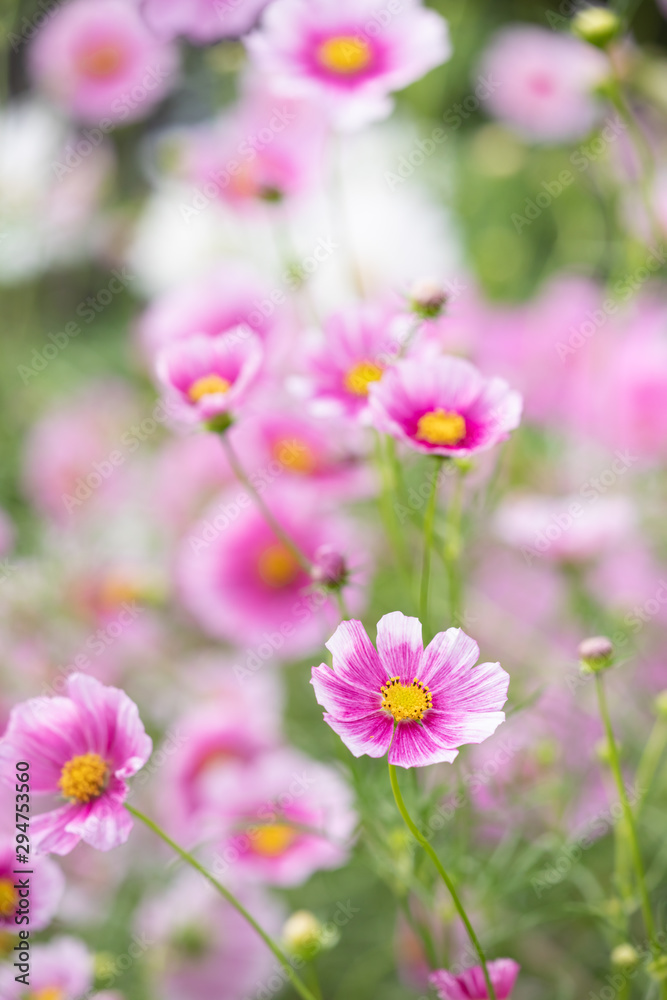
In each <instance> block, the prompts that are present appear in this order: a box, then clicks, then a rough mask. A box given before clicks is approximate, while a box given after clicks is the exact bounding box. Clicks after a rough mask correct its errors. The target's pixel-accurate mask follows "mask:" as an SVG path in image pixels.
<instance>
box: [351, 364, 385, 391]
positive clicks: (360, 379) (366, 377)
mask: <svg viewBox="0 0 667 1000" xmlns="http://www.w3.org/2000/svg"><path fill="white" fill-rule="evenodd" d="M383 373H384V369H383V368H380V366H379V365H376V364H375V362H373V361H360V362H359V363H358V364H356V365H355V366H354V367H353V368H350V370H349V372H348V373H347V375H346V376H345V388H346V389H347V391H348V392H352V393H354V395H355V396H367V395H368V386H369V385H370V383H371V382H379V381H380V379H381V378H382V375H383Z"/></svg>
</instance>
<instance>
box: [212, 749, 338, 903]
mask: <svg viewBox="0 0 667 1000" xmlns="http://www.w3.org/2000/svg"><path fill="white" fill-rule="evenodd" d="M217 817H218V818H219V820H220V821H221V823H222V826H223V831H224V833H223V837H222V838H221V840H219V841H218V846H217V848H216V854H215V861H216V868H217V870H218V871H219V872H220V871H221V869H225V868H229V869H230V870H231V871H233V872H234V873H235V874H236V876H237V877H238V878H244V879H249V880H250V881H259V882H264V883H268V884H271V885H280V886H292V885H301V884H302V883H303V882H305V881H306V879H308V878H309V877H310V876H311V875H312V874H313V872H315V871H318V870H320V869H322V868H339V867H341V865H343V864H345V862H346V861H347V858H348V855H349V850H350V840H351V837H352V834H353V832H354V828H355V826H356V823H357V815H356V812H355V810H354V807H353V795H352V792H351V790H350V788H349V787H348V785H347V784H346V783H345V782H344V781H343V779H342V778H341V777H340V776H339V775H338V774H337V772H336V771H334V770H333V769H332V768H330V767H327V766H326V765H325V764H320V763H319V762H318V761H314V760H311V759H310V758H309V757H306V756H305V755H304V754H301V753H297V752H296V751H294V750H289V749H285V750H277V751H276V750H273V751H271V752H270V753H267V754H265V755H264V756H263V757H259V758H257V759H256V760H255V762H254V764H252V765H250V766H249V767H248V768H247V769H246V773H245V776H244V780H243V781H242V782H239V783H237V785H236V791H235V793H234V791H233V790H232V789H229V790H228V792H227V794H226V795H225V796H224V797H221V801H220V803H219V806H218V810H217Z"/></svg>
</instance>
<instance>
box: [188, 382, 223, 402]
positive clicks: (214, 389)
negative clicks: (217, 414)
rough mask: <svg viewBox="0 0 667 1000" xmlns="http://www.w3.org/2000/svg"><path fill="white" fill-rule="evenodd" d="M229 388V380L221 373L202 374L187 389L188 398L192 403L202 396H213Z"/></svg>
mask: <svg viewBox="0 0 667 1000" xmlns="http://www.w3.org/2000/svg"><path fill="white" fill-rule="evenodd" d="M230 388H231V382H228V381H227V379H226V378H222V376H221V375H203V376H202V378H198V379H197V381H196V382H193V383H192V385H191V386H190V388H189V389H188V398H189V399H190V400H191V401H192V402H193V403H198V402H199V400H200V399H202V398H203V397H204V396H215V395H217V394H218V393H220V392H227V391H228V389H230Z"/></svg>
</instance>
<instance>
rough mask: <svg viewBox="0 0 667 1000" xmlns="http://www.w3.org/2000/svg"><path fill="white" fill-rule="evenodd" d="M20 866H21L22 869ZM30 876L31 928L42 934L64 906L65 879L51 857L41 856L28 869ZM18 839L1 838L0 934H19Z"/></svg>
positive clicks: (12, 837)
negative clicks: (60, 907)
mask: <svg viewBox="0 0 667 1000" xmlns="http://www.w3.org/2000/svg"><path fill="white" fill-rule="evenodd" d="M19 867H20V866H19ZM27 867H29V868H30V870H31V871H32V874H31V876H30V929H31V930H35V931H41V930H43V929H44V928H45V927H47V926H48V925H49V924H50V923H51V920H52V919H53V917H54V916H55V913H56V910H57V909H58V905H59V903H60V900H61V897H62V894H63V890H64V888H65V877H64V875H63V873H62V872H61V870H60V868H58V866H57V865H56V864H54V863H53V861H51V859H50V858H42V857H37V858H33V859H32V863H31V864H30V865H29V866H27ZM16 868H17V865H16V838H15V836H11V837H10V836H3V837H1V838H0V932H2V931H9V932H11V933H14V934H16V933H17V930H18V928H17V925H16V923H15V921H14V917H15V916H16V913H17V907H18V904H19V894H18V892H17V890H16V882H17V879H20V878H21V876H20V875H17V874H16Z"/></svg>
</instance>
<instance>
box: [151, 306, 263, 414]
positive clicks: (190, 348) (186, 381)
mask: <svg viewBox="0 0 667 1000" xmlns="http://www.w3.org/2000/svg"><path fill="white" fill-rule="evenodd" d="M262 357H263V351H262V346H261V344H260V341H259V339H258V338H257V337H256V336H255V334H254V333H252V331H251V330H250V329H249V328H247V327H241V326H240V327H238V328H237V329H236V330H231V331H230V332H229V333H223V334H221V335H220V336H219V337H207V336H205V335H204V334H198V335H195V336H193V337H190V338H189V339H188V340H183V341H179V342H177V343H175V344H172V345H171V346H170V347H165V348H164V350H163V351H162V352H161V353H160V355H159V357H158V360H157V373H158V377H159V378H160V380H161V381H162V382H163V384H164V385H165V386H166V387H167V388H168V389H171V390H172V392H173V393H174V394H175V395H176V396H177V398H178V399H179V400H180V402H181V403H182V404H184V407H185V409H186V411H189V413H190V414H192V415H194V416H195V417H196V418H197V419H199V420H212V419H213V418H215V417H219V416H221V415H222V414H229V413H230V411H232V410H234V409H235V407H237V406H238V405H239V403H240V402H242V400H243V398H244V397H245V396H246V394H247V392H248V389H249V388H250V386H251V385H252V383H253V382H254V380H255V377H256V376H257V373H258V371H259V368H260V365H261V363H262Z"/></svg>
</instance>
